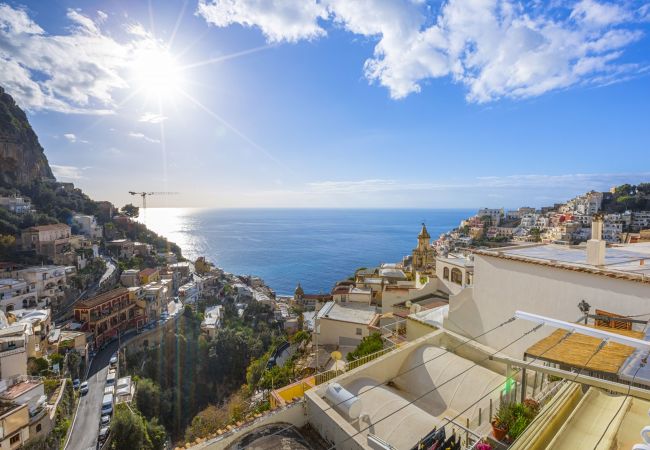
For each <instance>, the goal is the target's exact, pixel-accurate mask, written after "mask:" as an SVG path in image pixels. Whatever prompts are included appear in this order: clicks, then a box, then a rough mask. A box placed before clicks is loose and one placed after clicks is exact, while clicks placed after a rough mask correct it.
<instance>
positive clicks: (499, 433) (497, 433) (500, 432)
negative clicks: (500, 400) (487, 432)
mask: <svg viewBox="0 0 650 450" xmlns="http://www.w3.org/2000/svg"><path fill="white" fill-rule="evenodd" d="M492 434H493V435H494V438H495V439H496V440H497V441H503V440H504V439H505V438H506V434H508V429H507V428H501V426H496V425H495V424H494V423H493V424H492Z"/></svg>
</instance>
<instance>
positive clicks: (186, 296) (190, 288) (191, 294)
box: [178, 281, 201, 305]
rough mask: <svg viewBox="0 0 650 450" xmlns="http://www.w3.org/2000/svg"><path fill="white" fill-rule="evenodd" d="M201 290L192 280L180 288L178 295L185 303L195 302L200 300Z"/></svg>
mask: <svg viewBox="0 0 650 450" xmlns="http://www.w3.org/2000/svg"><path fill="white" fill-rule="evenodd" d="M200 295H201V292H200V291H199V287H198V286H197V285H196V283H195V282H193V281H190V282H189V283H185V284H184V285H182V286H181V287H179V288H178V297H179V298H180V299H181V301H182V302H183V304H186V305H187V304H190V305H191V304H194V303H196V302H197V301H198V300H199V297H200Z"/></svg>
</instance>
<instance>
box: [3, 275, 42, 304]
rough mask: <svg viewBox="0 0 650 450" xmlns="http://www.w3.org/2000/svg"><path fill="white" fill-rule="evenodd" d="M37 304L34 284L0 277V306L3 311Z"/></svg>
mask: <svg viewBox="0 0 650 450" xmlns="http://www.w3.org/2000/svg"><path fill="white" fill-rule="evenodd" d="M36 306H38V294H37V292H36V284H35V283H29V282H27V281H25V280H16V279H13V278H3V279H0V308H1V309H2V311H3V312H9V311H14V310H16V309H23V308H35V307H36Z"/></svg>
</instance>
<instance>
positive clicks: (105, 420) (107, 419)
mask: <svg viewBox="0 0 650 450" xmlns="http://www.w3.org/2000/svg"><path fill="white" fill-rule="evenodd" d="M109 423H111V416H102V419H101V421H100V424H101V426H102V427H107V426H108V424H109Z"/></svg>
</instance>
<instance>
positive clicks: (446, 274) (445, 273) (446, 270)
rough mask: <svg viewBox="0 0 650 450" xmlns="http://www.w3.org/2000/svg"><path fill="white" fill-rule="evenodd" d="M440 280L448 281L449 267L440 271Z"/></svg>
mask: <svg viewBox="0 0 650 450" xmlns="http://www.w3.org/2000/svg"><path fill="white" fill-rule="evenodd" d="M442 278H444V279H445V280H448V279H449V267H445V268H444V270H443V271H442Z"/></svg>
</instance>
